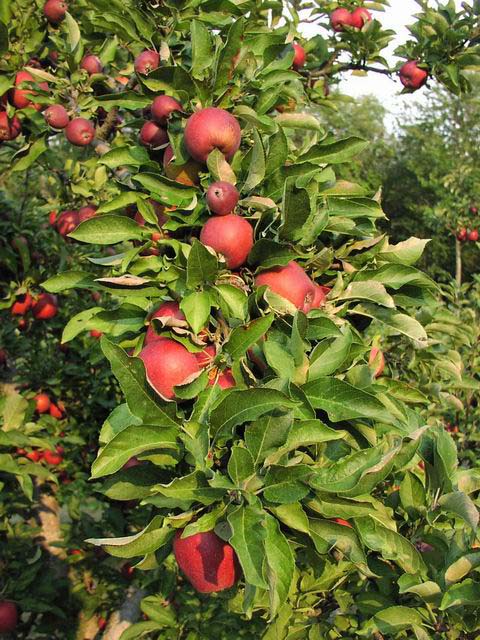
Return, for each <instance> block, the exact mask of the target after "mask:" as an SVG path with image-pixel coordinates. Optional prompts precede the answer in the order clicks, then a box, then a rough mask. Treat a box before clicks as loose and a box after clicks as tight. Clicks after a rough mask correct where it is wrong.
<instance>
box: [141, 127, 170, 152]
mask: <svg viewBox="0 0 480 640" xmlns="http://www.w3.org/2000/svg"><path fill="white" fill-rule="evenodd" d="M139 137H140V142H141V143H142V144H143V145H145V146H146V147H150V148H151V149H158V148H159V147H162V146H164V145H166V144H167V143H168V135H167V132H166V130H165V129H163V128H162V127H159V126H158V124H156V123H155V122H153V120H148V121H147V122H145V124H144V125H143V127H142V128H141V129H140V136H139Z"/></svg>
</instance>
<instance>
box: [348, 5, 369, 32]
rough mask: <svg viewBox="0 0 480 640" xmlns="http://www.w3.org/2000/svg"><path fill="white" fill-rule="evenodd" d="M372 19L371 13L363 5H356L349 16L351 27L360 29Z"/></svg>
mask: <svg viewBox="0 0 480 640" xmlns="http://www.w3.org/2000/svg"><path fill="white" fill-rule="evenodd" d="M371 21H372V14H371V13H370V11H369V10H368V9H365V7H358V8H357V9H355V10H354V11H353V12H352V14H351V17H350V22H351V25H352V27H354V28H355V29H362V28H363V26H364V25H365V24H367V22H371Z"/></svg>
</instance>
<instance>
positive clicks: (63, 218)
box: [55, 209, 79, 237]
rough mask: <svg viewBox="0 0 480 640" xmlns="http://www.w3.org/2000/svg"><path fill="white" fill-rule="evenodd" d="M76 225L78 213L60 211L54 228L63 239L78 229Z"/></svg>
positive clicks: (74, 211)
mask: <svg viewBox="0 0 480 640" xmlns="http://www.w3.org/2000/svg"><path fill="white" fill-rule="evenodd" d="M78 223H79V219H78V211H76V210H75V209H67V211H62V213H61V214H60V215H59V216H58V218H57V221H56V223H55V226H56V228H57V231H58V233H59V234H60V235H61V236H63V237H65V236H68V234H69V233H71V232H72V231H74V229H76V228H77V227H78Z"/></svg>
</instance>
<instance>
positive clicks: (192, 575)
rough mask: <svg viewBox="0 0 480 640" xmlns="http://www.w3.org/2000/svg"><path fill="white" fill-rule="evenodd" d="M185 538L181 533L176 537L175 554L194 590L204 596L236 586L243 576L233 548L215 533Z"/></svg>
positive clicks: (210, 532) (204, 533) (174, 542)
mask: <svg viewBox="0 0 480 640" xmlns="http://www.w3.org/2000/svg"><path fill="white" fill-rule="evenodd" d="M181 535H182V532H181V531H178V532H177V533H176V535H175V538H174V541H173V553H174V555H175V560H176V561H177V564H178V566H179V567H180V569H181V571H182V572H183V573H184V575H185V577H186V578H187V580H188V581H189V582H190V584H191V585H192V587H193V588H194V589H196V590H197V591H199V592H200V593H213V592H215V591H223V590H224V589H230V588H231V587H233V585H234V584H235V583H236V582H237V580H238V577H239V573H240V570H239V565H238V560H237V556H236V554H235V551H234V549H233V547H232V546H231V545H230V544H228V542H225V541H224V540H222V539H221V538H219V537H218V536H217V534H216V533H215V532H214V531H204V532H201V533H196V534H194V535H192V536H188V537H187V538H181Z"/></svg>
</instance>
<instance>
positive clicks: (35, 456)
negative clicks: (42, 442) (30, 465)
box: [25, 449, 43, 462]
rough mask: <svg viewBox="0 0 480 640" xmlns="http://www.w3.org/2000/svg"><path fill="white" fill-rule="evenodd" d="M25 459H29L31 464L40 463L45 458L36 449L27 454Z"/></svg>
mask: <svg viewBox="0 0 480 640" xmlns="http://www.w3.org/2000/svg"><path fill="white" fill-rule="evenodd" d="M25 457H26V458H28V459H29V460H30V461H31V462H40V460H41V459H42V458H43V453H42V452H41V451H38V450H36V449H35V450H34V451H30V453H27V455H26V456H25Z"/></svg>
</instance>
